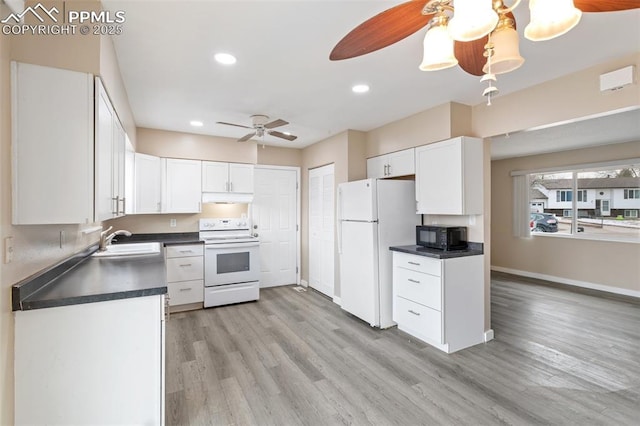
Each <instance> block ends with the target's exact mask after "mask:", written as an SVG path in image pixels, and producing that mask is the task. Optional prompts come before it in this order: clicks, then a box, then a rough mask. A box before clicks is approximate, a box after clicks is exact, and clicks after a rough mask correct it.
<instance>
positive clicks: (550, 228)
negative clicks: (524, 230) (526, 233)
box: [529, 213, 558, 232]
mask: <svg viewBox="0 0 640 426" xmlns="http://www.w3.org/2000/svg"><path fill="white" fill-rule="evenodd" d="M529 226H530V227H531V232H558V219H556V216H555V215H554V214H551V213H531V218H530V220H529Z"/></svg>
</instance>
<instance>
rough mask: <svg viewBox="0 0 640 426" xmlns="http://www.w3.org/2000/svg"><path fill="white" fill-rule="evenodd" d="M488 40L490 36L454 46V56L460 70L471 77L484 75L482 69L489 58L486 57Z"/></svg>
mask: <svg viewBox="0 0 640 426" xmlns="http://www.w3.org/2000/svg"><path fill="white" fill-rule="evenodd" d="M488 40H489V36H484V37H482V38H479V39H478V40H472V41H456V42H455V44H454V45H453V54H454V55H455V56H456V59H457V60H458V65H460V68H462V69H463V70H464V71H466V72H467V73H469V74H471V75H477V76H481V75H484V71H482V68H483V67H484V64H486V63H487V58H485V57H484V45H485V44H487V41H488Z"/></svg>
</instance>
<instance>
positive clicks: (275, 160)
mask: <svg viewBox="0 0 640 426" xmlns="http://www.w3.org/2000/svg"><path fill="white" fill-rule="evenodd" d="M257 155H258V160H257V164H262V165H265V166H291V167H300V166H301V165H302V150H301V149H297V148H282V147H276V146H266V145H265V146H262V145H258V153H257Z"/></svg>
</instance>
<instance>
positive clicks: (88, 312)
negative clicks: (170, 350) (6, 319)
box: [15, 295, 165, 425]
mask: <svg viewBox="0 0 640 426" xmlns="http://www.w3.org/2000/svg"><path fill="white" fill-rule="evenodd" d="M164 330H165V329H164V295H156V296H146V297H134V298H129V299H120V300H110V301H105V302H96V303H85V304H80V305H70V306H61V307H55V308H45V309H34V310H31V311H18V312H16V313H15V377H16V380H15V424H16V425H36V424H40V425H44V424H59V425H62V424H66V425H72V424H73V425H89V424H94V425H95V424H113V425H116V424H118V425H123V424H138V425H163V424H164V365H165V362H164V332H165V331H164Z"/></svg>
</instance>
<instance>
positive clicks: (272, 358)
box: [166, 273, 640, 425]
mask: <svg viewBox="0 0 640 426" xmlns="http://www.w3.org/2000/svg"><path fill="white" fill-rule="evenodd" d="M491 291H492V328H493V329H494V331H495V339H494V340H493V341H491V342H489V343H486V344H481V345H478V346H475V347H472V348H469V349H466V350H463V351H460V352H457V353H454V354H451V355H447V354H444V353H442V352H440V351H438V350H437V349H435V348H432V347H430V346H428V345H426V344H424V343H422V342H420V341H418V340H416V339H414V338H412V337H411V336H409V335H407V334H405V333H403V332H401V331H398V330H397V329H395V328H392V329H388V330H377V329H373V328H371V327H370V326H369V325H368V324H365V323H364V322H362V321H360V320H358V319H356V318H355V317H353V316H350V315H349V314H347V313H345V312H344V311H342V310H341V309H340V308H339V307H338V306H337V305H335V304H334V303H332V302H331V301H330V300H329V299H327V298H325V297H324V296H322V295H320V294H319V293H316V292H314V291H313V290H308V291H306V292H297V291H295V290H294V288H293V287H279V288H272V289H266V290H261V294H260V301H259V302H255V303H246V304H239V305H232V306H225V307H219V308H214V309H205V310H200V311H192V312H185V313H180V314H175V315H172V316H171V318H170V320H169V322H168V324H167V371H166V380H167V382H166V391H167V393H166V397H167V399H166V405H167V410H166V419H167V424H168V425H229V424H233V425H341V424H345V425H347V424H353V425H368V424H375V425H437V424H444V425H462V424H471V425H495V424H513V425H529V424H553V425H631V424H635V425H637V424H639V423H638V421H639V419H640V303H639V302H638V301H637V299H632V298H627V297H620V296H615V295H608V294H604V293H597V292H593V291H588V290H578V291H572V290H568V289H567V288H566V287H562V286H557V285H553V284H550V283H542V282H539V281H535V280H530V279H525V278H520V277H514V276H510V275H506V274H499V273H495V274H493V276H492V290H491Z"/></svg>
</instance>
